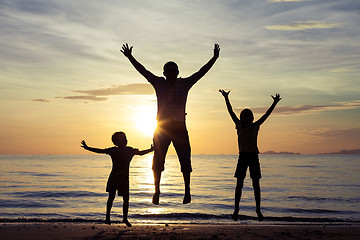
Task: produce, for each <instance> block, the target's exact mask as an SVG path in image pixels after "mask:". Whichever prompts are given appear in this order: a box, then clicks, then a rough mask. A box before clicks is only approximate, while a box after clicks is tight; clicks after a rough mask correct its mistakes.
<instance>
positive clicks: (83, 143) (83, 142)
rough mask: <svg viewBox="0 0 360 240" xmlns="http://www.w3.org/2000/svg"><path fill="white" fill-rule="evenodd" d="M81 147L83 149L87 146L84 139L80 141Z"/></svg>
mask: <svg viewBox="0 0 360 240" xmlns="http://www.w3.org/2000/svg"><path fill="white" fill-rule="evenodd" d="M81 147H82V148H84V149H87V148H88V145H87V144H86V142H85V141H84V140H82V141H81Z"/></svg>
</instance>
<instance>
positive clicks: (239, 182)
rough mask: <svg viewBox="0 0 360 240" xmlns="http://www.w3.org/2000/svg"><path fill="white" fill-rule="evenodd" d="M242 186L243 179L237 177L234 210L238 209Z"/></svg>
mask: <svg viewBox="0 0 360 240" xmlns="http://www.w3.org/2000/svg"><path fill="white" fill-rule="evenodd" d="M243 186H244V179H243V178H238V179H237V182H236V188H235V211H237V212H238V211H239V203H240V199H241V194H242V189H243Z"/></svg>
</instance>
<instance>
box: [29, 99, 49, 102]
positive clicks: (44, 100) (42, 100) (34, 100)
mask: <svg viewBox="0 0 360 240" xmlns="http://www.w3.org/2000/svg"><path fill="white" fill-rule="evenodd" d="M32 101H33V102H51V101H50V100H47V99H43V98H38V99H33V100H32Z"/></svg>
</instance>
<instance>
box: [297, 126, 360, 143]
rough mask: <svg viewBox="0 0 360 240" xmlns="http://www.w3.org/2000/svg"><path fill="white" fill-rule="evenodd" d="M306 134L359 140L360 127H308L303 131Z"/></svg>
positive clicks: (351, 140) (323, 137) (344, 140)
mask: <svg viewBox="0 0 360 240" xmlns="http://www.w3.org/2000/svg"><path fill="white" fill-rule="evenodd" d="M303 133H304V134H306V135H311V136H316V137H320V138H322V139H327V140H336V141H338V142H350V143H351V142H358V140H359V139H360V128H349V129H310V130H309V129H308V130H306V131H304V132H303Z"/></svg>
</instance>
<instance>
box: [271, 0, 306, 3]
mask: <svg viewBox="0 0 360 240" xmlns="http://www.w3.org/2000/svg"><path fill="white" fill-rule="evenodd" d="M309 1H311V0H269V2H275V3H278V2H309Z"/></svg>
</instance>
